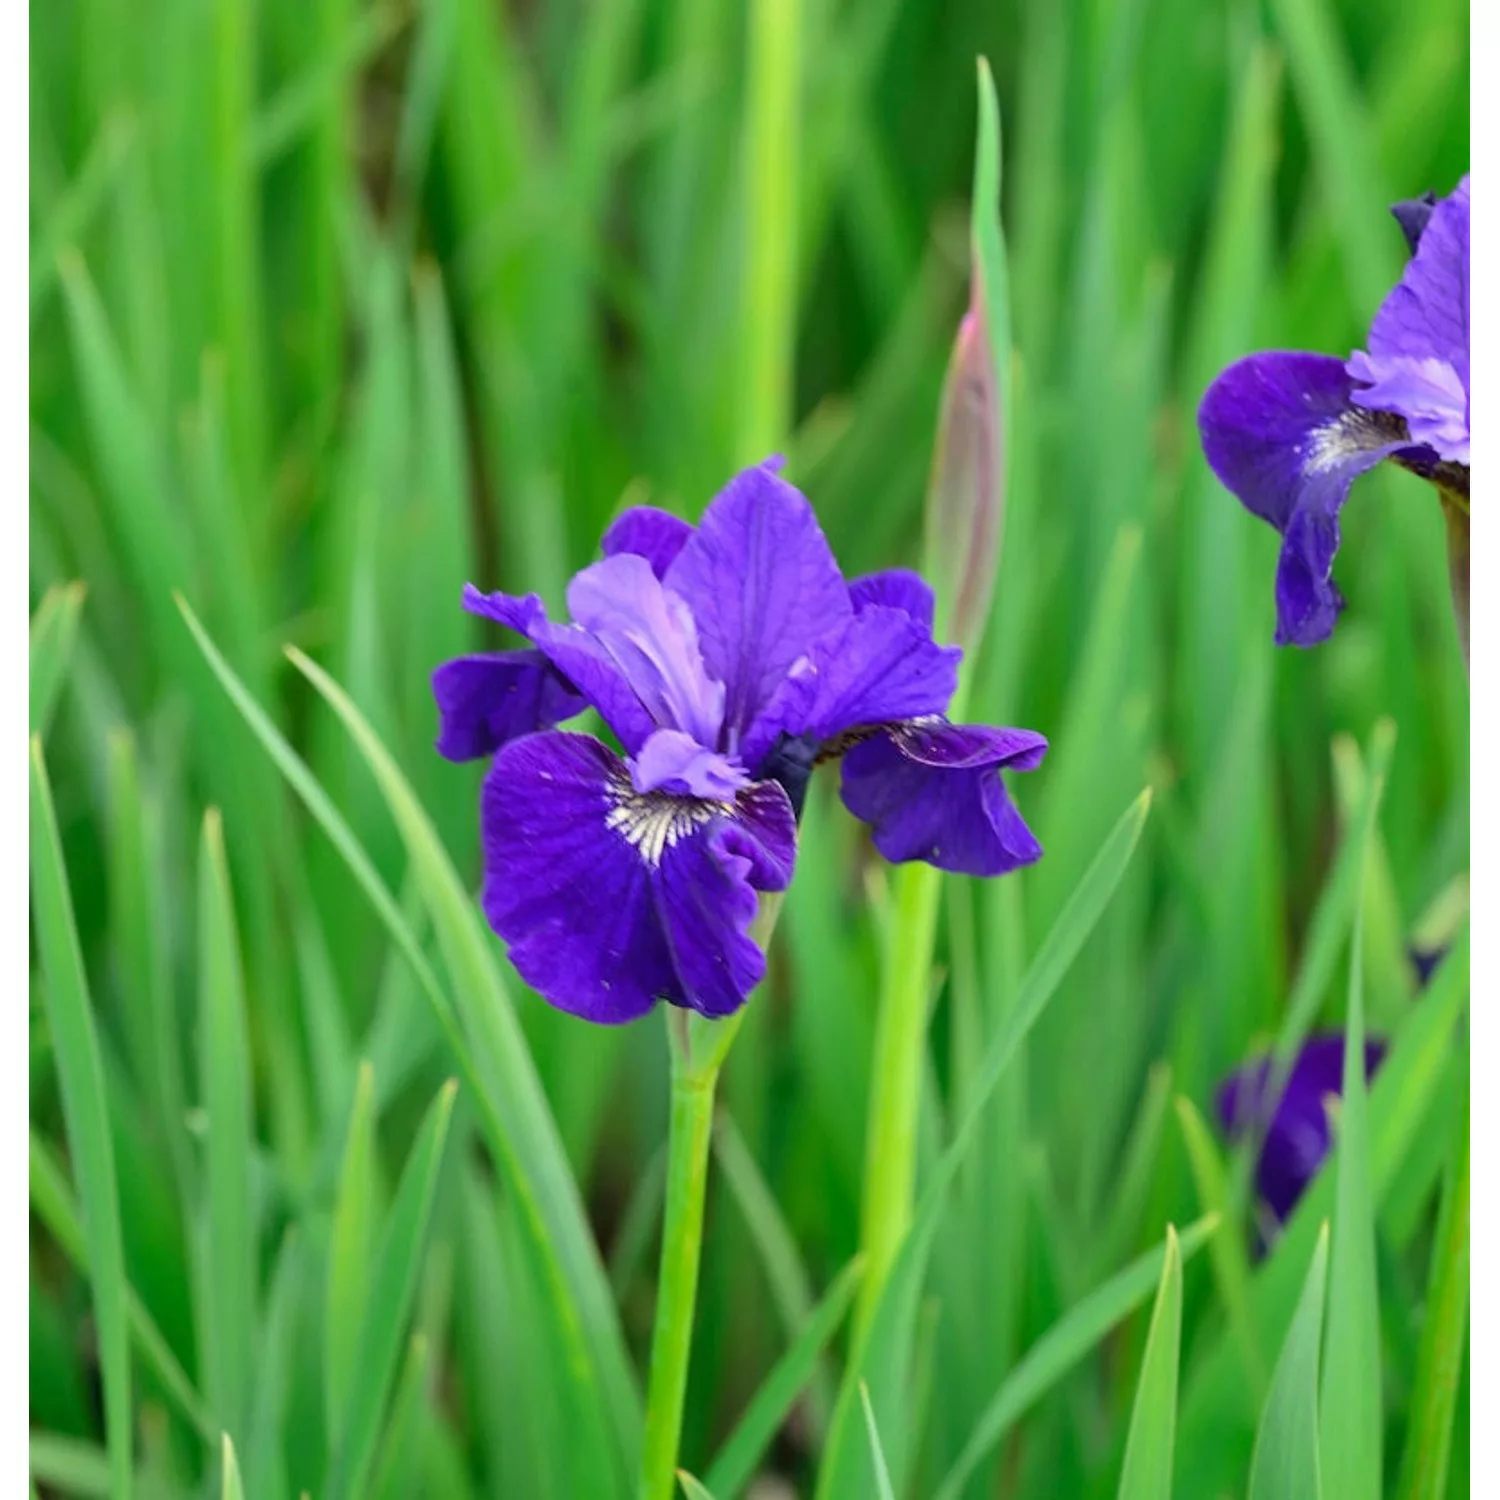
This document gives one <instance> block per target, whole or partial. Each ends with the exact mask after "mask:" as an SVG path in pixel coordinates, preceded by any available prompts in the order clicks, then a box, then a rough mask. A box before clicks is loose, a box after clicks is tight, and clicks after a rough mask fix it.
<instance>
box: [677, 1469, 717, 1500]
mask: <svg viewBox="0 0 1500 1500" xmlns="http://www.w3.org/2000/svg"><path fill="white" fill-rule="evenodd" d="M677 1482H678V1484H680V1485H681V1486H682V1493H683V1494H684V1495H686V1496H687V1500H715V1496H714V1494H713V1492H712V1491H711V1490H710V1489H709V1488H708V1487H707V1486H706V1485H705V1484H703V1483H701V1482H700V1481H699V1480H697V1479H694V1478H693V1476H692V1475H691V1474H689V1473H688V1471H687V1470H686V1469H679V1470H678V1471H677Z"/></svg>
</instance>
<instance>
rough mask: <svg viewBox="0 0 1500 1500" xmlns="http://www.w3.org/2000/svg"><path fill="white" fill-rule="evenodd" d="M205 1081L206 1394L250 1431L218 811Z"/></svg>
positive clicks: (239, 1037)
mask: <svg viewBox="0 0 1500 1500" xmlns="http://www.w3.org/2000/svg"><path fill="white" fill-rule="evenodd" d="M198 945H199V946H198V1027H199V1038H200V1053H199V1087H200V1090H201V1098H202V1101H203V1109H204V1112H205V1114H206V1115H207V1117H208V1128H207V1140H206V1147H205V1151H204V1166H205V1173H204V1175H205V1180H206V1184H207V1210H208V1239H207V1257H208V1259H207V1277H208V1296H209V1305H208V1308H207V1309H205V1311H206V1312H207V1314H208V1320H209V1325H210V1326H208V1327H206V1328H204V1329H202V1330H201V1333H202V1338H203V1347H204V1350H205V1352H206V1354H207V1370H208V1380H207V1385H208V1392H209V1399H210V1400H211V1401H212V1402H213V1404H214V1407H215V1409H216V1410H217V1411H218V1412H220V1414H221V1416H222V1418H223V1421H224V1423H225V1428H226V1431H228V1432H230V1433H233V1432H239V1433H240V1434H241V1436H242V1437H243V1435H244V1423H245V1422H246V1420H247V1419H248V1416H249V1410H250V1393H251V1390H252V1389H253V1378H254V1373H255V1368H254V1348H255V1340H254V1335H253V1330H254V1328H255V1306H256V1301H257V1298H256V1279H257V1278H256V1269H255V1268H256V1259H257V1256H256V1227H255V1217H254V1211H253V1208H252V1204H251V1187H250V1156H251V1150H252V1143H253V1140H254V1122H253V1117H252V1113H251V1091H250V1044H249V1034H248V1030H247V1026H246V1017H245V986H244V978H243V973H242V970H241V967H240V948H239V939H238V937H237V935H236V931H235V917H234V897H233V894H232V892H231V890H230V886H229V864H228V860H227V857H226V855H225V850H224V825H223V823H222V821H221V820H220V817H219V814H218V811H217V810H216V809H214V808H210V809H209V810H208V812H206V813H205V814H204V817H203V839H202V843H201V845H200V851H199V861H198Z"/></svg>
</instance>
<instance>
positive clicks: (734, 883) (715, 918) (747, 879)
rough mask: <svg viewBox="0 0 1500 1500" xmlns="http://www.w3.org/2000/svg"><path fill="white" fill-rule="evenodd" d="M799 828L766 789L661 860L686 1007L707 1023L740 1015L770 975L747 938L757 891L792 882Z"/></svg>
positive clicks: (660, 895)
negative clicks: (708, 1019)
mask: <svg viewBox="0 0 1500 1500" xmlns="http://www.w3.org/2000/svg"><path fill="white" fill-rule="evenodd" d="M796 836H797V835H796V825H795V823H794V821H793V818H792V810H791V805H790V804H789V803H788V802H787V799H786V794H785V793H784V792H783V791H782V790H781V788H780V787H779V786H777V785H776V784H775V783H774V782H770V783H762V784H761V785H759V786H757V787H755V788H753V789H752V790H751V791H750V792H747V793H744V794H742V796H741V800H740V810H739V815H737V816H736V817H734V818H719V819H717V820H715V821H714V822H713V823H712V824H709V825H708V826H707V827H705V828H704V829H703V830H702V831H701V832H698V833H696V834H695V835H693V836H691V837H688V838H683V839H679V840H678V841H677V842H676V843H675V844H674V845H672V846H671V847H669V848H668V849H667V850H666V851H665V852H664V853H663V855H662V860H661V868H660V872H659V876H658V880H657V901H658V905H659V909H660V912H661V919H662V926H663V928H664V929H665V932H666V935H667V943H668V946H669V948H670V950H671V953H672V961H673V964H674V966H675V967H676V970H677V978H678V982H679V985H680V993H681V997H682V1003H684V1004H686V1005H688V1006H690V1007H691V1008H692V1009H694V1010H696V1011H700V1012H701V1013H702V1014H703V1015H706V1016H726V1015H729V1014H730V1013H731V1012H733V1011H736V1010H738V1009H739V1008H740V1006H741V1005H743V1004H744V1003H745V1000H746V999H747V998H748V997H749V994H750V992H751V990H753V989H754V988H755V986H756V985H757V984H759V983H760V981H761V978H762V977H763V976H764V974H765V972H766V956H765V954H764V953H762V952H761V950H760V948H759V947H758V946H757V945H756V943H755V941H754V940H753V939H752V938H751V937H750V935H749V934H750V924H751V923H752V922H753V921H754V920H755V913H756V910H757V905H758V903H757V900H756V895H755V892H756V891H757V890H783V889H785V887H786V885H787V884H788V883H789V882H790V880H791V872H792V860H793V857H794V852H795V847H796Z"/></svg>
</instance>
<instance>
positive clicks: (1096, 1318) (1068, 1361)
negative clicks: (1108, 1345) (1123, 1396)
mask: <svg viewBox="0 0 1500 1500" xmlns="http://www.w3.org/2000/svg"><path fill="white" fill-rule="evenodd" d="M1219 1225H1220V1220H1219V1219H1218V1218H1217V1216H1209V1217H1207V1218H1203V1219H1198V1220H1197V1221H1196V1222H1194V1223H1192V1224H1189V1225H1188V1227H1187V1228H1186V1229H1185V1230H1183V1232H1182V1239H1181V1252H1182V1258H1183V1260H1184V1261H1186V1260H1188V1259H1190V1258H1191V1257H1192V1256H1193V1255H1194V1254H1196V1253H1197V1251H1198V1249H1199V1248H1200V1247H1201V1246H1202V1245H1203V1243H1204V1241H1205V1240H1208V1239H1210V1238H1211V1237H1213V1236H1214V1235H1215V1234H1216V1232H1217V1231H1218V1229H1219ZM1166 1253H1167V1250H1166V1245H1165V1243H1163V1244H1161V1245H1158V1246H1157V1247H1156V1248H1155V1249H1154V1250H1148V1251H1147V1252H1146V1253H1145V1254H1144V1255H1142V1256H1139V1257H1138V1258H1137V1259H1135V1260H1133V1261H1131V1263H1130V1264H1129V1265H1128V1266H1126V1267H1125V1268H1124V1269H1123V1270H1121V1271H1117V1272H1116V1273H1115V1274H1114V1275H1113V1276H1111V1277H1110V1279H1109V1280H1108V1281H1106V1282H1105V1283H1104V1285H1103V1286H1100V1287H1096V1288H1095V1289H1094V1290H1093V1291H1092V1292H1090V1293H1089V1294H1088V1295H1087V1296H1085V1297H1082V1298H1080V1299H1079V1300H1078V1301H1077V1302H1076V1303H1074V1304H1073V1306H1072V1307H1070V1308H1069V1309H1068V1311H1067V1312H1066V1313H1064V1314H1063V1316H1062V1318H1061V1319H1059V1321H1058V1322H1057V1323H1056V1324H1054V1325H1053V1327H1051V1328H1049V1329H1048V1330H1047V1332H1046V1333H1044V1334H1043V1335H1042V1336H1041V1338H1039V1339H1038V1340H1037V1341H1036V1343H1034V1344H1033V1345H1032V1346H1031V1348H1030V1349H1028V1350H1027V1351H1026V1353H1025V1354H1024V1355H1023V1356H1022V1358H1021V1359H1020V1360H1019V1361H1018V1362H1017V1364H1016V1367H1015V1368H1014V1369H1013V1370H1012V1371H1011V1372H1010V1373H1009V1374H1008V1375H1007V1376H1006V1377H1005V1380H1004V1382H1003V1383H1002V1384H1001V1386H1000V1389H999V1390H998V1391H996V1392H995V1394H994V1396H993V1397H992V1398H991V1399H990V1402H989V1404H988V1405H987V1406H986V1407H985V1409H984V1414H983V1416H981V1417H980V1419H979V1422H978V1424H977V1425H976V1426H975V1428H974V1431H973V1433H972V1434H971V1436H970V1437H969V1439H968V1441H967V1442H966V1443H965V1444H964V1447H963V1451H962V1452H961V1453H960V1454H959V1456H958V1458H957V1459H956V1460H955V1461H954V1464H953V1467H952V1468H951V1469H950V1470H949V1471H948V1473H947V1474H946V1475H945V1476H944V1478H943V1482H942V1483H941V1484H940V1485H939V1486H938V1487H937V1489H936V1490H935V1491H934V1495H933V1500H957V1497H958V1496H959V1495H961V1494H962V1493H963V1488H964V1485H965V1484H966V1483H967V1481H968V1478H969V1476H970V1475H971V1474H972V1473H973V1472H974V1470H975V1469H976V1468H977V1467H978V1466H979V1465H980V1463H982V1462H983V1461H984V1459H985V1457H986V1455H988V1454H989V1453H990V1452H991V1451H992V1450H993V1449H994V1447H995V1445H996V1444H997V1443H999V1442H1000V1441H1001V1440H1002V1439H1003V1438H1004V1437H1005V1436H1006V1434H1007V1433H1009V1432H1010V1431H1011V1429H1012V1428H1013V1427H1014V1426H1015V1425H1016V1423H1017V1422H1018V1421H1019V1420H1020V1419H1021V1418H1022V1417H1023V1416H1024V1415H1025V1414H1026V1412H1027V1411H1028V1410H1029V1409H1030V1408H1031V1407H1032V1406H1034V1405H1035V1404H1036V1403H1037V1402H1038V1401H1040V1400H1041V1399H1042V1397H1043V1396H1045V1395H1046V1394H1047V1392H1048V1391H1050V1390H1051V1389H1052V1388H1053V1387H1054V1386H1055V1385H1057V1383H1058V1382H1059V1381H1061V1380H1062V1379H1063V1377H1064V1376H1065V1375H1067V1373H1068V1372H1069V1371H1070V1370H1071V1369H1073V1367H1074V1366H1075V1365H1077V1364H1078V1362H1079V1361H1080V1360H1081V1359H1083V1358H1084V1357H1085V1356H1086V1355H1087V1354H1089V1353H1090V1352H1091V1351H1092V1350H1093V1349H1095V1348H1097V1347H1098V1346H1099V1345H1100V1344H1101V1343H1102V1342H1103V1341H1104V1339H1106V1338H1107V1337H1108V1336H1109V1333H1110V1331H1111V1330H1112V1329H1114V1328H1115V1327H1117V1326H1118V1325H1119V1324H1120V1323H1122V1322H1123V1321H1124V1320H1125V1319H1126V1318H1127V1317H1128V1316H1129V1315H1130V1314H1131V1313H1132V1312H1134V1311H1135V1309H1136V1308H1137V1307H1139V1306H1140V1305H1141V1303H1143V1302H1144V1301H1145V1300H1146V1298H1147V1297H1149V1296H1150V1295H1151V1292H1152V1290H1153V1288H1155V1287H1156V1286H1157V1285H1158V1283H1159V1282H1160V1280H1161V1275H1162V1271H1163V1269H1164V1267H1165V1264H1166Z"/></svg>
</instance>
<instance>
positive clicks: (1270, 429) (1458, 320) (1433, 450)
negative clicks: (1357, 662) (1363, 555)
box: [1198, 176, 1469, 646]
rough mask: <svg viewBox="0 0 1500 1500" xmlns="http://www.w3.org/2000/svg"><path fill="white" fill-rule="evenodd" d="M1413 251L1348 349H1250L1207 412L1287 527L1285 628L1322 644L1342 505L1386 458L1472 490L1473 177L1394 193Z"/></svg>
mask: <svg viewBox="0 0 1500 1500" xmlns="http://www.w3.org/2000/svg"><path fill="white" fill-rule="evenodd" d="M1393 212H1394V213H1395V215H1396V218H1397V220H1398V222H1399V223H1400V225H1401V228H1402V230H1403V232H1404V233H1405V234H1406V236H1407V240H1408V243H1409V244H1410V245H1411V246H1412V258H1411V260H1410V261H1409V262H1408V263H1407V266H1406V269H1405V271H1404V272H1403V273H1402V276H1401V280H1400V282H1399V283H1398V284H1397V285H1396V287H1395V288H1394V289H1393V290H1392V291H1391V293H1390V295H1389V296H1388V297H1387V298H1386V300H1385V302H1384V303H1383V304H1382V305H1381V308H1380V310H1379V312H1378V313H1377V314H1376V315H1375V321H1374V323H1373V324H1372V325H1371V328H1370V336H1369V341H1368V342H1369V348H1368V349H1367V350H1358V351H1356V352H1355V353H1354V354H1353V355H1351V356H1350V358H1349V359H1348V360H1347V361H1341V360H1338V359H1334V358H1332V357H1330V356H1328V355H1321V354H1304V353H1296V352H1283V351H1276V352H1269V353H1263V354H1253V355H1251V356H1249V357H1248V358H1246V359H1242V360H1240V361H1238V362H1237V363H1236V364H1233V365H1231V366H1230V367H1229V368H1228V369H1227V370H1225V371H1224V372H1223V373H1222V374H1221V375H1220V376H1219V377H1218V378H1217V379H1216V380H1215V381H1214V383H1213V384H1212V385H1211V386H1210V387H1209V389H1208V391H1207V393H1206V394H1205V396H1204V398H1203V402H1202V405H1201V406H1200V408H1199V411H1198V426H1199V431H1200V434H1201V436H1202V440H1203V451H1204V453H1205V455H1206V456H1207V458H1208V462H1209V465H1210V467H1211V468H1212V469H1213V471H1214V473H1215V474H1217V475H1218V477H1219V479H1220V480H1221V481H1222V482H1223V483H1224V485H1225V487H1226V488H1228V489H1230V490H1232V491H1233V492H1234V493H1235V494H1236V495H1237V496H1238V497H1239V498H1240V500H1241V501H1242V502H1243V503H1244V504H1245V506H1246V507H1247V508H1248V509H1249V510H1251V511H1252V512H1254V513H1255V514H1256V515H1258V516H1259V517H1261V519H1262V520H1264V521H1268V522H1269V523H1270V524H1271V525H1272V526H1274V527H1275V528H1276V529H1277V531H1279V532H1280V533H1281V535H1282V538H1283V541H1282V548H1281V560H1280V562H1279V564H1278V565H1277V570H1276V614H1277V626H1276V640H1277V643H1278V644H1279V645H1286V644H1294V645H1298V646H1311V645H1316V644H1317V643H1318V642H1319V641H1322V640H1324V639H1326V638H1327V636H1328V634H1329V632H1330V631H1331V630H1332V629H1333V624H1334V621H1335V620H1336V619H1337V618H1338V614H1339V611H1340V610H1341V609H1342V608H1343V606H1344V601H1343V598H1342V596H1341V595H1340V593H1339V591H1338V589H1337V587H1336V586H1335V585H1334V583H1333V577H1332V573H1333V558H1334V554H1335V553H1336V552H1337V550H1338V546H1339V512H1340V510H1341V509H1342V507H1343V504H1344V501H1345V499H1347V497H1348V494H1349V489H1350V486H1351V485H1352V484H1353V482H1354V480H1355V479H1357V478H1358V477H1359V476H1360V475H1361V474H1363V473H1364V472H1365V471H1366V470H1367V469H1370V468H1373V467H1374V466H1375V465H1376V464H1377V463H1379V462H1380V461H1381V460H1382V459H1387V458H1389V459H1392V460H1394V461H1395V462H1396V463H1398V464H1400V465H1401V466H1402V467H1404V468H1407V469H1410V470H1412V471H1413V472H1415V473H1417V474H1420V475H1421V476H1422V477H1423V478H1426V479H1429V480H1431V481H1432V482H1433V483H1435V484H1436V485H1437V486H1438V488H1439V490H1440V491H1442V493H1443V496H1444V502H1445V504H1447V505H1459V506H1461V507H1462V509H1463V512H1464V515H1465V518H1466V517H1467V508H1468V497H1469V179H1468V177H1467V176H1465V177H1464V178H1463V180H1462V181H1461V182H1460V183H1459V184H1458V187H1457V188H1456V189H1455V190H1454V191H1453V192H1452V193H1451V194H1450V195H1449V196H1448V197H1447V198H1444V199H1442V200H1441V201H1428V200H1422V199H1416V200H1412V201H1410V202H1407V203H1401V204H1397V205H1396V207H1395V209H1394V210H1393Z"/></svg>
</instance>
